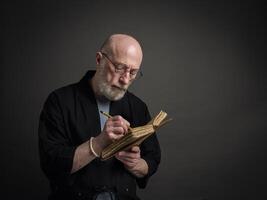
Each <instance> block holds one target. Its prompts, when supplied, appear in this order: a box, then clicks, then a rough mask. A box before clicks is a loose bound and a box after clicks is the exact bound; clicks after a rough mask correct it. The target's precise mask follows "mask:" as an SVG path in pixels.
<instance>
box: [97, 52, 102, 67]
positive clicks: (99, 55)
mask: <svg viewBox="0 0 267 200" xmlns="http://www.w3.org/2000/svg"><path fill="white" fill-rule="evenodd" d="M101 58H102V54H101V52H97V53H96V56H95V61H96V65H99V64H100V60H101Z"/></svg>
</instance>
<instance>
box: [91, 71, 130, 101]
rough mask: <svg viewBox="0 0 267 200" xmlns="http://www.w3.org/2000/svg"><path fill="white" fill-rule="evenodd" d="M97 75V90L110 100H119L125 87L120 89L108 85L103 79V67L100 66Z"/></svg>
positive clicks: (124, 91)
mask: <svg viewBox="0 0 267 200" xmlns="http://www.w3.org/2000/svg"><path fill="white" fill-rule="evenodd" d="M99 75H100V76H99V77H98V79H97V84H96V87H97V90H98V92H99V93H100V95H104V96H105V97H106V98H107V99H109V100H110V101H117V100H120V99H121V98H122V97H123V96H124V94H125V93H126V89H125V90H122V89H119V88H115V87H112V86H110V85H109V83H108V82H107V81H106V80H105V75H104V68H102V67H101V68H100V71H99Z"/></svg>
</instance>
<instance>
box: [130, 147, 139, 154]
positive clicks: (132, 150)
mask: <svg viewBox="0 0 267 200" xmlns="http://www.w3.org/2000/svg"><path fill="white" fill-rule="evenodd" d="M131 152H134V153H139V152H140V148H139V146H133V147H132V148H131Z"/></svg>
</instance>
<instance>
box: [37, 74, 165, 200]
mask: <svg viewBox="0 0 267 200" xmlns="http://www.w3.org/2000/svg"><path fill="white" fill-rule="evenodd" d="M94 73H95V72H94V71H88V72H87V74H86V75H85V76H84V77H83V78H82V80H81V81H80V82H78V83H75V84H72V85H68V86H66V87H63V88H60V89H57V90H55V91H53V92H52V93H51V94H50V95H49V97H48V98H47V100H46V102H45V104H44V107H43V110H42V112H41V115H40V123H39V152H40V161H41V167H42V170H43V171H44V173H45V174H46V176H47V177H48V179H49V181H50V185H51V190H52V192H51V195H50V198H51V199H62V198H64V199H83V197H84V196H89V197H90V196H92V195H93V193H94V192H95V190H96V188H113V189H114V190H115V191H116V192H117V193H118V195H119V198H120V199H121V200H123V199H136V198H137V197H136V183H137V184H138V186H139V187H140V188H144V187H145V186H146V184H147V181H148V179H149V177H150V176H151V175H152V174H154V173H155V172H156V170H157V168H158V165H159V163H160V147H159V143H158V140H157V137H156V134H153V135H152V136H150V137H149V138H147V139H146V140H145V141H144V142H143V143H142V144H141V146H140V148H141V157H142V158H143V159H144V160H146V162H147V164H148V174H147V175H146V176H145V177H143V178H137V177H135V176H133V175H132V174H131V173H130V172H128V171H127V170H126V169H125V168H124V166H123V164H122V163H121V162H120V161H118V160H117V159H115V158H111V159H109V160H107V161H101V160H100V159H98V158H96V159H94V160H93V161H92V162H90V163H89V164H88V165H86V166H85V167H83V168H82V169H80V170H79V171H77V172H75V173H73V174H71V173H70V172H71V169H72V162H73V157H74V152H75V149H76V148H77V146H79V145H80V144H82V143H84V142H85V141H87V140H88V139H90V137H92V136H97V135H98V134H99V133H100V132H101V128H100V119H99V111H98V107H97V103H96V100H95V96H94V92H93V90H92V88H91V86H90V84H89V80H90V79H91V78H92V77H93V75H94ZM110 114H111V115H121V116H122V117H123V118H125V119H126V120H128V121H129V122H130V124H131V127H136V126H141V125H144V124H146V123H147V122H148V121H149V120H150V115H149V111H148V109H147V106H146V104H145V103H144V102H143V101H141V100H140V99H139V98H138V97H136V96H135V95H133V94H132V93H130V92H128V91H127V92H126V94H125V95H124V97H123V98H122V99H120V100H118V101H112V102H111V104H110Z"/></svg>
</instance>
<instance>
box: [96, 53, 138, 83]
mask: <svg viewBox="0 0 267 200" xmlns="http://www.w3.org/2000/svg"><path fill="white" fill-rule="evenodd" d="M100 53H101V54H102V55H103V56H104V57H105V58H106V59H107V60H108V61H109V62H110V63H111V64H112V65H113V67H114V69H115V72H116V73H118V74H120V75H123V74H125V73H126V72H127V71H126V69H127V68H129V67H128V66H127V65H125V64H122V63H121V64H116V63H114V62H113V61H112V60H111V59H110V58H109V56H108V54H106V53H105V52H102V51H100ZM119 65H121V66H119ZM142 76H143V72H142V71H141V69H138V71H137V72H136V74H132V73H131V71H130V78H131V79H139V78H141V77H142Z"/></svg>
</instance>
